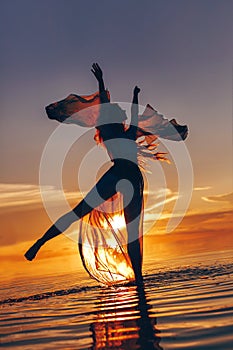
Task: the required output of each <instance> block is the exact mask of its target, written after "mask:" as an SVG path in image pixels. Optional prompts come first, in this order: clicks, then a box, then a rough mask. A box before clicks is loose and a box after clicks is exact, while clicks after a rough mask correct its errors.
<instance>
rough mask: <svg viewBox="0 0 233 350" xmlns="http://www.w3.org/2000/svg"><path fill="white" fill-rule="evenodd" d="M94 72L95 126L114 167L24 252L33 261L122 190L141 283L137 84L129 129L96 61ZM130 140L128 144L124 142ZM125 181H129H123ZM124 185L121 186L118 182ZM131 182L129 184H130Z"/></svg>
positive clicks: (133, 260)
mask: <svg viewBox="0 0 233 350" xmlns="http://www.w3.org/2000/svg"><path fill="white" fill-rule="evenodd" d="M91 71H92V73H93V74H94V76H95V77H96V79H97V81H98V83H99V93H100V102H101V109H100V115H99V118H98V125H96V129H97V136H98V138H99V139H100V140H101V141H102V142H103V144H104V146H105V147H106V149H107V152H108V154H109V156H110V158H111V161H112V162H113V165H112V166H111V168H110V169H109V170H108V171H107V172H106V173H105V174H104V175H103V176H102V177H101V178H100V180H99V181H98V182H97V183H96V185H95V186H94V187H93V188H92V190H91V191H90V192H89V193H88V194H87V195H86V197H85V198H84V199H83V200H82V201H81V202H80V203H79V204H78V205H77V206H76V207H75V208H74V209H73V210H71V211H70V212H68V213H67V214H65V215H63V216H62V217H60V218H59V219H58V220H57V221H56V222H55V224H54V225H52V226H51V227H50V228H49V229H48V231H47V232H46V233H45V234H44V235H43V236H42V237H41V238H40V239H38V241H36V243H34V244H33V246H32V247H31V248H30V249H29V250H28V251H27V252H26V253H25V257H26V259H28V260H33V259H34V258H35V256H36V254H37V252H38V251H39V249H40V248H41V246H42V245H43V244H44V243H46V242H47V241H49V240H50V239H52V238H54V237H56V236H58V235H59V234H61V233H62V232H63V231H65V230H66V229H67V228H68V227H69V226H70V225H71V224H72V223H73V222H75V221H77V220H79V219H81V218H83V217H84V216H85V215H87V214H89V213H90V212H91V211H92V210H93V209H94V208H96V207H98V206H99V205H101V204H102V203H103V202H105V201H106V200H108V199H109V198H111V197H113V196H114V195H115V194H116V193H117V192H119V191H120V192H121V194H122V197H123V210H124V217H125V222H126V228H127V233H128V243H127V249H128V254H129V257H130V260H131V264H132V268H133V271H134V275H135V280H136V283H138V284H140V283H141V282H142V280H143V279H142V252H141V244H140V237H139V236H140V235H139V225H140V220H141V215H142V206H143V177H142V174H141V171H140V169H139V167H138V163H137V151H138V147H137V143H136V142H135V141H136V138H137V135H136V134H137V125H138V94H139V92H140V89H139V88H138V87H137V86H135V88H134V90H133V102H132V107H131V125H130V127H129V128H128V129H127V130H126V128H125V126H124V121H125V119H126V114H125V112H124V111H123V110H122V109H121V108H120V107H119V106H118V105H117V104H112V103H109V98H108V94H107V92H106V90H105V86H104V80H103V73H102V70H101V68H100V67H99V65H98V64H97V63H94V64H93V65H92V69H91ZM125 141H127V143H125ZM121 180H126V181H123V182H122V181H121ZM120 183H121V184H122V185H121V186H118V185H119V184H120ZM129 183H130V184H131V186H130V187H129V185H127V184H129Z"/></svg>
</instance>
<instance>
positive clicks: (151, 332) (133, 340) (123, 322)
mask: <svg viewBox="0 0 233 350" xmlns="http://www.w3.org/2000/svg"><path fill="white" fill-rule="evenodd" d="M150 308H151V306H150V305H149V304H148V303H147V300H146V294H145V291H144V288H143V287H142V286H140V287H136V286H123V287H118V288H115V289H111V290H105V291H103V292H102V293H101V295H100V299H99V301H98V302H97V303H96V313H95V314H96V319H95V321H94V322H93V323H92V324H91V326H90V330H91V332H92V338H93V346H92V348H91V349H92V350H104V349H109V350H111V349H116V348H119V349H122V350H163V349H162V347H161V346H160V345H159V343H160V341H161V338H160V337H159V336H158V334H159V333H160V331H159V330H158V329H156V327H155V326H156V318H155V317H152V315H150Z"/></svg>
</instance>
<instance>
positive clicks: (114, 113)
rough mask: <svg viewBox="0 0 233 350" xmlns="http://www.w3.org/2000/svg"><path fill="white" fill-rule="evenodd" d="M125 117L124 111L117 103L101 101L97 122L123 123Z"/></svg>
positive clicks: (101, 123) (99, 123)
mask: <svg viewBox="0 0 233 350" xmlns="http://www.w3.org/2000/svg"><path fill="white" fill-rule="evenodd" d="M126 119H127V116H126V113H125V111H124V110H123V109H122V108H121V107H120V106H119V105H118V104H117V103H103V104H102V105H101V107H100V114H99V118H98V122H97V124H98V125H103V124H112V123H124V122H125V120H126Z"/></svg>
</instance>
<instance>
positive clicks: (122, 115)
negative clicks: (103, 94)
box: [94, 103, 127, 144]
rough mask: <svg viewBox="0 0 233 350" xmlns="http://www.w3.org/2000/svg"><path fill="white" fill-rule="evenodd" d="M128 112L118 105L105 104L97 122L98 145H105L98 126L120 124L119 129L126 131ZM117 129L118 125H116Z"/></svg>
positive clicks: (96, 135) (101, 108)
mask: <svg viewBox="0 0 233 350" xmlns="http://www.w3.org/2000/svg"><path fill="white" fill-rule="evenodd" d="M126 119H127V115H126V112H125V111H124V110H123V109H122V108H121V107H120V106H119V105H118V104H117V103H103V104H102V105H101V107H100V115H99V118H98V121H97V125H96V126H97V129H96V132H95V135H94V140H95V141H96V143H97V144H103V139H102V137H101V132H100V130H99V129H98V126H101V125H105V124H118V127H119V128H122V129H123V130H125V120H126ZM115 128H116V125H115Z"/></svg>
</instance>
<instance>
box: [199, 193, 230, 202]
mask: <svg viewBox="0 0 233 350" xmlns="http://www.w3.org/2000/svg"><path fill="white" fill-rule="evenodd" d="M202 199H203V200H204V201H206V202H215V203H218V202H225V203H230V204H232V203H233V192H231V193H224V194H218V195H215V196H208V197H202Z"/></svg>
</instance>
